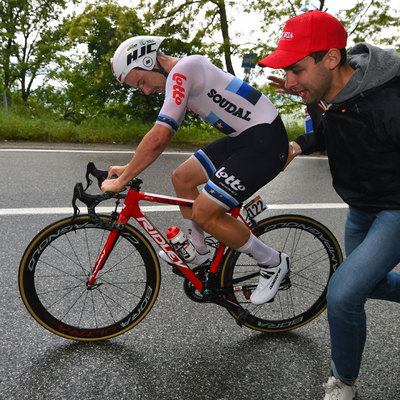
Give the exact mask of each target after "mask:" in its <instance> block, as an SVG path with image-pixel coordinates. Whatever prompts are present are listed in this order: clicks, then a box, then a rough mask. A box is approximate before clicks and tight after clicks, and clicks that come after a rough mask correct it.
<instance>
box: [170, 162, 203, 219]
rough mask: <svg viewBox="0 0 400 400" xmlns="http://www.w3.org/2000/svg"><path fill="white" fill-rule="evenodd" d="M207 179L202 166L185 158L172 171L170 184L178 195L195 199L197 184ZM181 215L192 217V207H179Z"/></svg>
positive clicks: (197, 191) (197, 190) (197, 192)
mask: <svg viewBox="0 0 400 400" xmlns="http://www.w3.org/2000/svg"><path fill="white" fill-rule="evenodd" d="M207 180H208V178H207V176H206V174H205V173H204V170H203V168H202V167H201V166H200V164H199V163H198V162H197V161H195V160H194V159H193V158H189V159H187V160H186V161H185V162H184V163H182V164H181V165H180V166H179V167H178V168H177V169H176V170H175V171H174V172H173V173H172V184H173V185H174V189H175V193H176V195H177V196H178V197H182V198H184V199H190V200H195V199H196V198H197V196H198V195H199V189H198V188H197V187H198V186H199V185H201V184H203V183H206V182H207ZM181 212H182V216H183V217H184V218H187V219H191V218H192V209H191V208H188V207H181Z"/></svg>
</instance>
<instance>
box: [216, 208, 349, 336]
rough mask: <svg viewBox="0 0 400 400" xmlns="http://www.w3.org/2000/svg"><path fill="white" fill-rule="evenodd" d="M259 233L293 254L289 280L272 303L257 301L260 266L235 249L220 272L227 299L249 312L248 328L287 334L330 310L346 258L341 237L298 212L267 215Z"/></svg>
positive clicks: (269, 242) (290, 254)
mask: <svg viewBox="0 0 400 400" xmlns="http://www.w3.org/2000/svg"><path fill="white" fill-rule="evenodd" d="M255 233H256V234H257V235H258V236H259V238H260V239H261V240H262V241H263V242H264V243H265V244H267V245H268V246H270V247H272V248H274V249H276V250H279V251H282V252H284V253H286V254H288V255H289V256H290V258H291V267H290V271H289V273H288V275H287V278H286V279H284V281H283V282H282V283H281V287H280V290H279V291H278V293H277V294H276V296H275V297H274V299H273V301H272V302H268V303H265V304H262V305H253V304H252V303H251V301H250V295H251V293H252V292H253V291H254V289H255V288H256V286H257V283H258V278H259V267H258V265H257V263H256V262H255V261H254V260H253V259H252V258H251V257H249V256H247V255H246V254H243V253H239V252H238V251H236V250H232V249H230V250H229V251H228V253H227V256H226V258H225V262H224V264H223V267H222V271H221V286H222V287H223V290H224V291H225V293H226V298H228V299H229V300H231V301H233V302H235V303H237V304H239V305H240V306H241V307H242V308H243V309H244V310H245V311H247V312H248V315H247V318H246V322H245V326H247V327H249V328H251V329H256V330H259V331H263V332H283V331H288V330H291V329H294V328H298V327H300V326H302V325H304V324H306V323H308V322H310V321H311V320H312V319H314V318H315V317H317V316H318V315H319V314H321V313H322V312H323V311H324V310H325V308H326V292H327V285H328V282H329V279H330V277H331V275H332V274H333V272H334V271H335V270H336V269H337V268H338V267H339V265H340V264H341V262H342V260H343V257H342V252H341V249H340V245H339V243H338V241H337V240H336V238H335V237H334V235H333V234H332V233H331V232H330V231H329V229H328V228H326V227H325V226H324V225H322V224H320V223H319V222H317V221H315V220H314V219H312V218H308V217H304V216H299V215H279V216H276V217H271V218H267V219H264V220H262V221H260V222H259V223H258V226H257V228H256V229H255ZM230 313H231V314H232V315H233V317H235V318H237V315H236V314H235V313H234V312H232V311H230Z"/></svg>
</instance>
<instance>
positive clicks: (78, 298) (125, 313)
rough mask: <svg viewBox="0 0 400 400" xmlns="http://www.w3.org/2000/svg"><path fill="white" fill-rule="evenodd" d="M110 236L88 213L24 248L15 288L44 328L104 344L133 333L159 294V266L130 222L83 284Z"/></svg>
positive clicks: (56, 225)
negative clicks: (91, 280)
mask: <svg viewBox="0 0 400 400" xmlns="http://www.w3.org/2000/svg"><path fill="white" fill-rule="evenodd" d="M101 219H102V220H103V221H111V218H110V217H108V216H101ZM109 232H110V230H109V229H107V228H104V227H103V226H101V225H100V224H99V223H94V222H92V221H91V220H90V217H89V216H87V215H83V216H79V217H77V218H75V219H73V218H72V217H69V218H65V219H62V220H60V221H57V222H55V223H53V224H51V225H49V226H48V227H46V228H45V229H43V230H42V231H41V232H40V233H39V234H38V235H37V236H36V237H35V238H34V239H33V240H32V241H31V243H30V244H29V245H28V247H27V249H26V250H25V253H24V255H23V256H22V259H21V263H20V268H19V290H20V294H21V298H22V300H23V302H24V304H25V306H26V308H27V309H28V311H29V313H30V314H31V315H32V316H33V318H34V319H35V320H36V321H37V322H38V323H39V324H41V325H42V326H43V327H44V328H46V329H48V330H49V331H51V332H53V333H55V334H56V335H59V336H61V337H64V338H67V339H74V340H79V341H97V340H105V339H110V338H112V337H115V336H118V335H121V334H123V333H125V332H127V331H128V330H129V329H132V328H133V327H134V326H136V325H137V324H138V323H139V322H140V321H142V320H143V318H144V317H145V316H146V315H147V314H148V312H149V311H150V309H151V308H152V306H153V304H154V302H155V301H156V298H157V296H158V292H159V288H160V283H161V273H160V266H159V262H158V258H157V256H156V253H155V251H154V249H153V247H152V246H151V244H150V243H149V241H148V240H147V239H146V238H145V237H144V236H143V235H142V234H141V233H140V232H139V231H138V230H137V229H135V228H134V227H132V226H131V225H129V224H127V225H126V226H125V228H124V229H123V230H122V231H121V232H120V234H119V236H118V239H117V241H116V243H115V245H114V247H113V248H112V250H111V252H110V255H109V257H108V258H107V261H106V263H105V265H104V266H103V268H102V269H101V270H100V272H99V274H98V276H97V281H96V285H95V286H94V287H93V288H91V289H90V288H88V287H87V285H86V282H87V280H88V277H89V274H90V272H91V269H92V267H93V265H94V263H95V262H96V260H97V258H98V256H99V254H100V252H101V251H102V248H103V245H104V243H105V240H106V239H107V236H108V234H109Z"/></svg>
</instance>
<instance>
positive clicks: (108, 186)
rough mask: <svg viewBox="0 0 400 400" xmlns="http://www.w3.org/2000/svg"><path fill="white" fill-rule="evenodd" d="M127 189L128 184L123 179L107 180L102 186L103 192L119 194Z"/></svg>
mask: <svg viewBox="0 0 400 400" xmlns="http://www.w3.org/2000/svg"><path fill="white" fill-rule="evenodd" d="M125 187H126V183H124V182H122V180H121V178H117V179H106V180H105V181H103V183H102V184H101V191H102V192H103V193H105V192H114V193H119V192H120V191H121V190H124V189H125Z"/></svg>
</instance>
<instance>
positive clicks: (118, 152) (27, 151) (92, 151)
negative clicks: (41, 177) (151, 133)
mask: <svg viewBox="0 0 400 400" xmlns="http://www.w3.org/2000/svg"><path fill="white" fill-rule="evenodd" d="M0 152H4V153H7V152H21V153H89V154H133V153H134V152H135V151H134V150H82V149H76V150H74V149H18V148H15V149H0ZM193 153H194V151H192V152H184V151H164V153H163V154H167V155H185V156H187V155H191V154H193Z"/></svg>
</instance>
